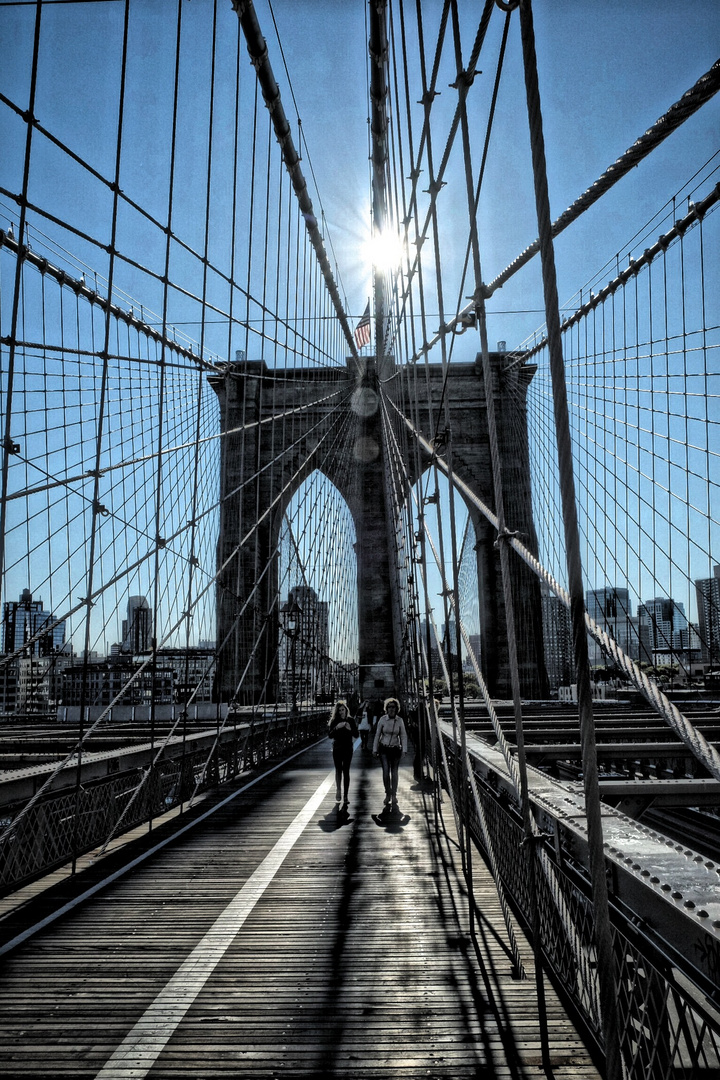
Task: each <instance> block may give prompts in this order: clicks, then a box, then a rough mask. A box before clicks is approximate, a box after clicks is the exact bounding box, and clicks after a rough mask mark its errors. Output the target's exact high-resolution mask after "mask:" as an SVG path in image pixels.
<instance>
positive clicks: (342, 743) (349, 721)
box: [328, 701, 358, 807]
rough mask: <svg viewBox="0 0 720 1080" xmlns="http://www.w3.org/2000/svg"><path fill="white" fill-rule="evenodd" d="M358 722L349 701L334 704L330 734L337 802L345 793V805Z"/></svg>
mask: <svg viewBox="0 0 720 1080" xmlns="http://www.w3.org/2000/svg"><path fill="white" fill-rule="evenodd" d="M357 733H358V729H357V724H356V723H355V718H354V717H353V716H351V715H350V710H349V709H348V707H347V702H345V701H336V702H335V705H334V706H333V710H332V713H331V714H330V720H329V722H328V735H329V737H330V738H331V739H332V741H333V762H334V764H335V802H338V803H339V802H340V796H341V795H343V796H344V797H343V806H344V807H346V806H347V805H348V803H349V801H350V800H349V799H348V791H349V789H350V762H351V761H352V756H353V743H354V741H355V739H356V738H357Z"/></svg>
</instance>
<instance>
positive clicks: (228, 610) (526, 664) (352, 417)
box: [210, 354, 546, 704]
mask: <svg viewBox="0 0 720 1080" xmlns="http://www.w3.org/2000/svg"><path fill="white" fill-rule="evenodd" d="M492 360H493V370H494V372H495V375H496V378H497V384H496V410H497V413H498V425H499V437H500V444H501V453H502V456H503V475H504V481H505V510H506V519H507V523H508V527H509V528H512V529H518V530H520V531H521V532H522V533H523V534H524V537H525V541H526V543H527V544H528V546H530V547H531V548H532V549H535V548H536V538H535V531H534V526H533V520H532V508H531V500H530V484H529V465H528V449H527V436H526V421H525V395H526V391H527V386H528V384H529V382H530V379H531V378H532V374H533V373H534V370H535V369H534V368H532V367H530V366H523V365H518V366H517V367H515V368H513V369H512V370H511V373H510V374H501V370H500V368H501V365H500V360H501V356H500V355H499V354H494V355H493V356H492ZM361 364H362V365H363V367H362V370H359V369H358V366H357V364H356V363H355V361H348V363H347V366H346V367H345V368H332V369H328V368H318V369H313V370H307V369H304V370H296V369H293V368H283V369H272V370H270V369H268V367H267V366H266V365H265V363H264V362H262V361H245V360H239V361H237V362H236V363H234V364H229V365H228V367H227V369H226V371H225V373H224V374H223V375H213V376H211V377H210V383H211V385H212V387H213V389H214V390H215V392H216V394H217V395H218V399H219V402H220V418H221V419H220V422H221V430H222V432H223V436H224V437H223V439H222V458H221V492H220V495H221V503H220V505H221V515H220V535H219V541H218V571H219V578H218V596H217V613H218V615H217V621H218V628H217V630H218V655H219V660H218V664H219V670H218V679H217V686H218V692H219V694H220V696H221V697H222V699H223V700H229V699H230V698H232V697H233V696H234V695H235V691H236V688H237V686H238V684H239V683H240V681H241V677H242V684H243V689H242V691H241V692H240V694H239V695H238V700H240V701H241V702H242V703H246V704H252V703H256V702H258V701H260V700H267V701H272V700H274V699H275V695H276V691H277V669H276V666H275V660H274V658H275V656H276V653H277V643H278V635H279V632H280V631H279V620H278V607H277V589H278V568H277V558H276V556H274V554H273V553H274V552H276V550H277V543H278V539H279V535H280V528H281V523H282V516H283V513H284V511H285V509H286V507H287V505H288V503H289V501H290V499H291V498H292V496H293V494H294V493H295V491H296V490H297V489H298V487H299V486H300V485H301V484H302V482H303V481H304V480H305V479H306V478H307V477H308V476H309V475H310V474H311V473H312V472H313V471H314V470H315V469H319V470H320V471H321V472H323V473H324V474H325V475H326V476H327V477H328V478H329V479H330V480H331V481H332V483H333V484H334V485H335V487H336V488H337V489H338V490H339V491H340V493H341V495H342V496H343V498H344V499H345V500H346V502H347V504H348V507H349V509H350V512H351V514H352V517H353V521H354V524H355V529H356V535H357V544H356V552H357V560H358V567H357V569H358V616H359V636H360V679H361V687H360V689H361V694H362V695H363V696H369V697H382V696H385V695H386V694H388V693H391V692H393V691H394V690H396V689H401V688H400V687H397V688H396V678H397V667H396V665H397V661H398V659H399V657H398V656H397V651H398V642H399V641H400V640H401V637H402V628H401V627H400V625H399V624H400V619H401V615H400V612H399V611H398V610H396V607H397V605H396V604H395V603H394V599H393V588H392V584H391V582H392V575H393V570H392V565H393V564H392V563H391V559H394V555H393V553H392V552H391V551H390V550H389V542H390V541H389V538H390V536H391V535H392V534H393V530H392V522H390V520H389V514H388V507H387V505H386V498H385V493H386V485H385V479H384V476H385V462H384V460H383V454H384V449H383V441H382V438H381V432H380V409H379V408H378V396H377V389H376V388H377V374H376V369H375V363H374V360H373V359H372V358H366V359H363V360H362V361H361ZM449 371H450V374H449V377H448V379H447V383H446V387H445V394H446V395H447V396H448V403H449V410H450V428H451V431H452V453H453V465H454V469H455V472H456V473H457V474H458V476H459V477H460V478H461V479H462V480H463V481H465V483H466V484H468V486H469V487H470V488H471V490H473V491H474V492H475V493H476V494H477V495H478V497H479V498H480V499H482V500H483V501H484V502H485V503H486V504H488V505H489V506H491V507H492V506H493V494H492V471H491V468H490V451H489V443H488V437H487V424H486V421H485V390H484V384H483V377H482V370H481V367H480V364H479V362H475V363H471V364H461V363H453V364H452V365H450V369H449ZM420 374H421V376H422V382H423V393H422V394H418V395H416V400H418V401H420V402H421V404H420V405H419V406H418V407H417V408H416V411H415V422H416V423H417V424H418V426H419V427H420V429H421V432H422V434H423V435H424V436H425V437H426V438H428V439H430V438H431V437H432V433H433V431H434V423H435V420H436V417H437V411H438V407H439V403H440V402H441V401H442V394H443V371H442V367H441V365H429V367H427V368H407V369H404V368H398V369H396V377H397V378H399V379H409V378H414V377H416V375H420ZM394 381H395V380H391V382H394ZM498 391H499V393H498ZM283 415H284V417H285V419H284V420H283V421H282V429H281V430H279V428H280V425H279V423H277V422H276V423H272V424H271V423H262V422H261V421H263V420H266V421H267V420H269V418H270V417H271V416H278V417H280V416H283ZM339 430H341V431H342V434H341V436H340V437H338V431H339ZM406 465H407V469H408V472H409V474H410V476H411V478H412V480H413V482H414V481H415V480H416V479H418V474H419V472H422V471H423V469H424V468H425V467H426V466H427V465H429V457H428V456H427V455H424V456H423V457H421V459H420V464H419V465H418V462H417V458H416V457H415V456H413V460H410V461H408V462H407V463H406ZM469 509H470V514H471V517H472V520H473V523H474V525H475V529H476V536H477V546H476V550H477V562H478V581H479V601H480V617H481V627H482V634H481V654H482V655H481V663H482V667H483V671H484V674H485V678H486V680H487V682H488V685H489V687H490V691H491V693H492V694H493V695H495V696H497V697H506V696H507V697H509V696H510V677H509V669H508V656H507V639H506V633H505V629H504V614H503V602H502V588H501V583H500V577H499V574H500V569H499V566H500V563H499V556H498V553H497V550H496V549H495V548H494V541H495V539H496V537H495V535H494V530H493V529H492V528H491V527H490V526H489V524H488V523H487V522H486V520H485V518H484V517H483V516H482V515H481V514H480V512H479V511H477V510H476V509H475V508H474V507H472V506H471V507H470V508H469ZM517 572H518V579H517V580H518V590H517V595H518V601H517V602H516V605H517V606H516V612H517V620H518V624H519V628H522V629H523V631H524V632H523V633H521V634H520V635H519V643H520V644H519V649H520V665H521V685H522V688H523V693H524V694H525V695H526V696H534V697H537V696H544V694H545V693H546V679H545V674H544V662H543V648H542V626H541V607H540V590H539V586H538V583H537V581H536V579H535V578H534V576H533V575H532V574H531V573H530V571H529V570H526V569H525V568H524V567H522V566H518V571H517ZM528 626H530V627H531V633H530V634H528V633H527V628H528Z"/></svg>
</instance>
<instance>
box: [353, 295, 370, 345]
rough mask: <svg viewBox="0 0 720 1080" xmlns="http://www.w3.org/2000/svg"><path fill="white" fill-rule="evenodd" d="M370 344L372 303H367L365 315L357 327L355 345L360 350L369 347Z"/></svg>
mask: <svg viewBox="0 0 720 1080" xmlns="http://www.w3.org/2000/svg"><path fill="white" fill-rule="evenodd" d="M369 343H370V301H369V300H368V302H367V307H366V308H365V314H364V315H363V317H362V319H361V320H360V322H359V323H358V324H357V326H356V327H355V344H356V345H357V347H358V349H362V347H363V345H369Z"/></svg>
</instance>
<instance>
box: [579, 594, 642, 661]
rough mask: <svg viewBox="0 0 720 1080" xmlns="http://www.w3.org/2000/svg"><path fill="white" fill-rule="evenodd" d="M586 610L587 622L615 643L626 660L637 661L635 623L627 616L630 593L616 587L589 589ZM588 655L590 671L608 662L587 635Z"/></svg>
mask: <svg viewBox="0 0 720 1080" xmlns="http://www.w3.org/2000/svg"><path fill="white" fill-rule="evenodd" d="M585 607H586V610H587V613H588V615H589V616H590V618H591V619H594V621H595V622H596V623H597V625H598V626H599V627H600V629H601V630H604V631H605V633H606V634H607V635H608V637H610V638H612V639H614V640H615V641H616V642H617V644H618V646H619V648H620V649H622V651H623V652H624V653H625V654H626V656H629V657H630V659H631V660H638V659H639V658H640V638H639V631H638V620H637V618H633V616H632V615H631V613H630V593H629V591H628V590H627V589H618V588H615V586H607V587H606V588H604V589H589V590H588V592H587V594H586V598H585ZM588 654H589V660H590V665H591V666H592V667H602V666H603V665H604V664H605V663H606V662H607V660H606V657H605V654H604V652H603V650H602V648H601V647H600V644H599V643H598V642H597V641H596V640H595V638H594V637H592V636H591V635H588Z"/></svg>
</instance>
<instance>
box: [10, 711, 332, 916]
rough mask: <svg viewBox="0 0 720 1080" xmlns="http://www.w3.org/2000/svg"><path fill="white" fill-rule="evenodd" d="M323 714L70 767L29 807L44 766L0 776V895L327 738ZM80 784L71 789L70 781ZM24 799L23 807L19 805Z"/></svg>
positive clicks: (256, 723) (270, 720) (255, 720)
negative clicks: (313, 741)
mask: <svg viewBox="0 0 720 1080" xmlns="http://www.w3.org/2000/svg"><path fill="white" fill-rule="evenodd" d="M326 724H327V710H326V709H325V710H313V711H312V712H304V713H298V714H293V713H288V714H285V715H273V716H264V715H262V714H253V715H252V716H250V717H249V718H244V719H242V720H240V721H239V722H237V723H236V724H235V726H234V727H232V728H230V727H227V728H226V729H225V730H222V731H221V732H219V733H218V732H217V731H207V732H202V733H194V734H192V735H189V736H188V737H187V738H182V737H181V736H179V737H177V738H174V739H171V740H169V741H168V743H167V744H166V746H165V747H164V748H163V750H162V754H161V756H160V757H159V758H158V757H157V755H158V747H157V745H156V746H154V747H153V746H152V744H150V743H148V744H146V745H144V746H134V747H132V748H128V749H125V750H123V749H119V750H117V751H110V752H103V753H85V754H84V755H83V758H82V761H81V763H80V770H79V772H80V776H79V778H78V763H77V761H72V760H71V761H69V762H68V763H67V764H66V765H65V767H64V768H63V769H61V770H59V771H58V772H57V773H56V775H55V776H54V777H53V780H52V785H51V786H50V787H49V788H48V789H47V790H46V791H45V792H44V793H43V795H42V796H41V797H40V798H39V799H37V800H36V801H35V802H32V797H33V794H34V792H35V791H37V790H39V789H40V787H41V786H42V785H43V783H44V782H45V781H46V779H47V778H48V776H49V775H50V774H51V773H52V767H51V766H48V765H44V766H35V767H33V768H26V769H20V770H16V771H13V772H8V773H5V774H4V775H3V776H2V778H0V835H2V834H3V833H4V834H6V835H5V838H4V840H3V841H2V843H0V895H6V894H7V893H10V892H13V891H14V890H15V889H17V888H19V887H20V886H22V885H25V884H27V883H29V882H30V881H33V880H34V879H36V878H38V877H41V876H42V875H43V874H46V873H48V872H50V871H51V870H54V869H56V868H57V867H59V866H62V865H64V864H65V863H67V862H69V861H70V860H72V859H75V858H77V857H78V856H80V855H83V854H85V853H87V852H88V851H92V850H93V849H94V848H97V847H99V846H101V845H102V844H104V843H105V842H106V841H107V839H108V838H109V837H111V836H113V835H114V834H117V835H120V834H122V833H125V832H128V831H129V830H131V829H134V828H136V827H137V826H138V825H142V824H143V823H144V822H147V821H150V820H155V819H157V818H160V817H162V815H163V814H166V813H168V812H170V811H171V810H174V809H176V808H178V807H180V809H181V811H182V810H183V809H184V804H185V803H186V802H188V800H190V799H191V798H192V797H193V796H195V795H197V794H199V793H200V792H204V791H207V790H208V789H211V788H215V787H218V786H219V785H222V784H226V783H229V782H230V781H232V780H233V779H235V777H237V776H238V775H239V774H240V773H243V772H247V771H249V770H251V769H254V768H257V767H258V766H260V765H261V764H262V763H263V762H264V761H267V760H269V759H272V758H277V757H279V756H281V755H282V754H283V753H286V752H287V751H289V750H290V749H292V748H295V747H297V746H300V745H302V744H304V743H306V742H309V741H311V740H312V739H315V738H318V737H319V736H320V735H321V734H323V733H324V732H325V731H326ZM78 780H79V782H78ZM28 800H30V802H28Z"/></svg>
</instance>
